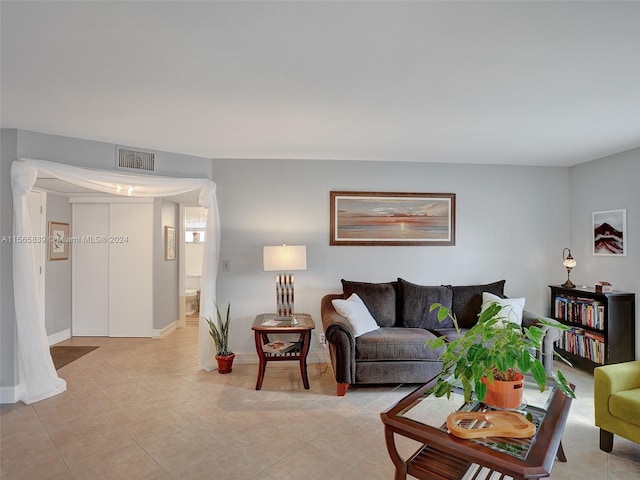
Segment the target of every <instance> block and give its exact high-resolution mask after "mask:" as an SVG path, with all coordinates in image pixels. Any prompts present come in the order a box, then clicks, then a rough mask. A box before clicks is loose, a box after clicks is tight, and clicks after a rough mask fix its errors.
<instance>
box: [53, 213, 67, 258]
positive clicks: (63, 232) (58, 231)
mask: <svg viewBox="0 0 640 480" xmlns="http://www.w3.org/2000/svg"><path fill="white" fill-rule="evenodd" d="M49 260H69V224H68V223H62V222H49Z"/></svg>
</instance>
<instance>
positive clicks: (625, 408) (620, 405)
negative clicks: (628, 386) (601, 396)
mask: <svg viewBox="0 0 640 480" xmlns="http://www.w3.org/2000/svg"><path fill="white" fill-rule="evenodd" d="M609 411H610V412H611V415H613V416H614V417H618V418H620V419H622V420H624V421H625V422H628V423H632V424H634V425H637V426H639V427H640V415H638V411H640V388H634V389H632V390H622V391H620V392H616V393H614V394H613V395H611V397H610V398H609Z"/></svg>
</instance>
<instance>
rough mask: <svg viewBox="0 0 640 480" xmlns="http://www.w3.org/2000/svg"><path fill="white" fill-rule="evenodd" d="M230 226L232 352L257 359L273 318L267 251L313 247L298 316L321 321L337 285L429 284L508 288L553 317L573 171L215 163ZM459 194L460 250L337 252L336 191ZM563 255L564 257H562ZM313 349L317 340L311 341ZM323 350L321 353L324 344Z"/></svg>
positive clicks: (299, 290) (226, 252)
mask: <svg viewBox="0 0 640 480" xmlns="http://www.w3.org/2000/svg"><path fill="white" fill-rule="evenodd" d="M213 173H214V180H215V181H216V182H217V184H218V202H219V206H220V221H221V225H222V238H221V259H222V260H228V261H229V262H230V266H231V269H230V270H231V271H230V272H222V271H221V272H219V274H218V303H219V304H221V305H226V303H227V301H229V300H230V301H231V305H232V311H233V320H234V322H235V325H234V327H233V329H232V331H231V346H232V348H233V350H234V351H236V352H241V353H244V352H253V351H254V349H255V347H254V345H253V340H252V336H251V334H250V332H251V330H250V326H251V323H252V322H253V319H254V318H255V315H256V314H258V313H262V312H270V311H273V310H274V309H275V305H274V303H275V294H274V272H264V271H263V270H262V247H263V246H264V245H278V244H282V243H288V244H292V245H293V244H305V245H307V270H306V271H301V272H296V274H295V275H296V310H297V311H300V312H308V313H310V314H311V315H312V316H313V317H314V319H315V320H316V324H317V325H318V326H320V325H321V323H320V299H321V298H322V296H323V295H325V294H327V293H331V292H340V291H341V284H340V279H341V278H345V279H350V280H361V281H371V282H378V281H390V280H394V279H396V278H397V277H403V278H405V279H407V280H409V281H411V282H414V283H419V284H424V285H440V284H458V285H460V284H472V283H488V282H492V281H495V280H499V279H506V280H507V283H506V292H507V294H508V295H510V296H514V297H515V296H524V297H526V307H527V309H528V310H531V311H533V312H537V313H540V314H548V313H549V288H548V285H549V284H550V283H557V282H558V281H560V280H563V275H564V271H563V269H562V265H561V264H560V262H559V257H560V252H561V251H562V248H563V247H564V246H565V243H566V242H567V239H568V238H569V224H568V218H569V194H568V189H567V185H568V183H569V179H568V169H567V168H550V167H540V168H531V167H509V166H506V167H505V166H492V165H455V164H438V163H435V164H434V163H424V164H423V163H396V162H364V161H363V162H358V161H351V162H343V161H340V162H336V161H285V160H283V161H273V160H268V161H267V160H214V170H213ZM331 190H352V191H401V192H453V193H455V194H456V200H457V221H456V227H457V232H456V245H455V246H453V247H419V246H413V247H354V246H348V247H337V246H329V192H330V191H331ZM556 253H557V254H556ZM314 343H315V342H314ZM314 348H318V346H317V344H315V345H314Z"/></svg>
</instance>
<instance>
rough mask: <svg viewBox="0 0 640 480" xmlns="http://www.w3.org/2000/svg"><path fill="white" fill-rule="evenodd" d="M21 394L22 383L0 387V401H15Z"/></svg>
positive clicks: (2, 402) (4, 402) (3, 402)
mask: <svg viewBox="0 0 640 480" xmlns="http://www.w3.org/2000/svg"><path fill="white" fill-rule="evenodd" d="M21 396H22V385H14V386H13V387H0V403H1V404H7V403H16V402H18V401H19V400H20V397H21Z"/></svg>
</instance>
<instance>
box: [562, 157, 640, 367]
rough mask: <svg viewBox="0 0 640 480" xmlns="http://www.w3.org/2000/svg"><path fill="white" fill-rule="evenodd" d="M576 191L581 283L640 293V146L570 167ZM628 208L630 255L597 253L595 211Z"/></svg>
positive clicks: (574, 234) (639, 350)
mask: <svg viewBox="0 0 640 480" xmlns="http://www.w3.org/2000/svg"><path fill="white" fill-rule="evenodd" d="M569 178H570V191H571V217H570V218H571V222H570V223H571V232H570V237H569V239H570V242H569V244H568V245H567V246H570V248H571V253H572V254H573V256H574V257H575V259H576V262H577V265H576V268H575V269H574V270H573V272H572V273H571V278H572V280H573V282H574V283H576V284H584V285H588V286H590V287H593V285H594V284H595V282H597V281H600V280H605V281H608V282H610V283H611V284H613V287H614V289H616V290H624V291H629V292H633V293H635V294H636V296H637V295H638V293H640V193H639V191H638V180H640V148H637V149H634V150H629V151H627V152H623V153H619V154H617V155H612V156H610V157H606V158H602V159H599V160H594V161H593V162H588V163H583V164H580V165H576V166H574V167H571V168H570V169H569ZM620 208H626V209H627V238H625V241H626V242H627V256H626V257H622V256H619V257H610V256H595V255H593V253H592V238H593V231H592V215H591V214H592V213H593V212H598V211H603V210H616V209H620ZM639 322H640V302H638V299H637V298H636V358H640V324H639Z"/></svg>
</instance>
